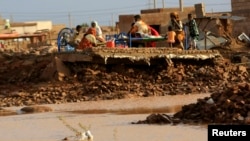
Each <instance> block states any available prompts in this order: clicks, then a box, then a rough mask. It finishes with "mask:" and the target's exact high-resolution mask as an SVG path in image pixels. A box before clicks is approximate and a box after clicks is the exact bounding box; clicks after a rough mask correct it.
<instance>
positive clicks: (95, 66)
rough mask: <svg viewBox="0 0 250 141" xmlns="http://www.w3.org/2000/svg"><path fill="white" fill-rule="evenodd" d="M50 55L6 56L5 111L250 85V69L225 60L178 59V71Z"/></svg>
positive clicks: (0, 76)
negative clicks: (39, 105)
mask: <svg viewBox="0 0 250 141" xmlns="http://www.w3.org/2000/svg"><path fill="white" fill-rule="evenodd" d="M48 50H51V49H50V48H49V49H47V48H42V49H40V50H32V51H29V53H27V52H25V53H20V52H19V53H15V52H2V53H1V56H0V60H1V62H2V63H1V64H0V107H10V106H28V105H36V104H60V103H68V102H81V101H91V100H95V101H96V100H111V99H124V98H131V97H150V96H164V95H177V94H193V93H200V94H204V93H213V92H218V91H222V90H225V89H226V88H228V86H230V85H232V84H237V83H242V82H250V77H249V72H248V71H247V68H246V67H244V66H241V65H235V64H232V63H230V62H228V61H224V60H220V61H215V60H208V61H201V60H191V61H190V60H185V59H182V60H181V59H180V60H178V59H177V60H173V61H174V66H168V65H167V64H166V63H161V62H159V63H158V64H157V65H135V64H123V63H122V62H121V63H120V64H109V65H105V64H99V63H93V62H85V61H80V62H78V61H72V60H73V59H74V58H67V59H66V60H62V59H61V58H59V57H58V54H60V53H53V52H51V53H48ZM44 52H47V53H44ZM75 55H76V56H77V53H76V54H75ZM142 55H143V54H142ZM66 56H67V54H66Z"/></svg>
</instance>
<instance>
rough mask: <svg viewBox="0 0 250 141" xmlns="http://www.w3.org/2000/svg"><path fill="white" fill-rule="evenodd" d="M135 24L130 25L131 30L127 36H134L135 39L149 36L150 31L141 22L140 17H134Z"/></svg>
mask: <svg viewBox="0 0 250 141" xmlns="http://www.w3.org/2000/svg"><path fill="white" fill-rule="evenodd" d="M134 20H135V23H134V24H132V28H131V30H130V31H129V34H131V35H133V36H135V37H138V36H139V37H143V36H145V35H149V33H150V30H149V28H148V25H147V24H146V23H145V22H143V21H142V19H141V16H140V15H135V16H134Z"/></svg>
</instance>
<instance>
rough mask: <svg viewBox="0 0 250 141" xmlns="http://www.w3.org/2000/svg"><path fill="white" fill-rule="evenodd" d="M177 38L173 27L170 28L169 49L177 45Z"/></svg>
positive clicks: (168, 34) (168, 35)
mask: <svg viewBox="0 0 250 141" xmlns="http://www.w3.org/2000/svg"><path fill="white" fill-rule="evenodd" d="M175 36H176V33H175V32H174V31H173V28H172V26H168V32H167V43H168V45H169V47H171V48H172V47H173V44H174V43H175Z"/></svg>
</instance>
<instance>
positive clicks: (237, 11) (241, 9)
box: [231, 0, 250, 36]
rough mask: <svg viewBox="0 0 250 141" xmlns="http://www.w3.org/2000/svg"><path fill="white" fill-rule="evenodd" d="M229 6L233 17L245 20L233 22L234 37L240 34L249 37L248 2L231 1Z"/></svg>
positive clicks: (249, 14) (249, 18)
mask: <svg viewBox="0 0 250 141" xmlns="http://www.w3.org/2000/svg"><path fill="white" fill-rule="evenodd" d="M231 5H232V15H233V16H241V17H245V18H246V19H244V20H240V21H234V28H233V33H234V36H238V35H239V34H241V33H242V32H244V33H246V34H247V35H248V36H250V26H249V25H250V0H231Z"/></svg>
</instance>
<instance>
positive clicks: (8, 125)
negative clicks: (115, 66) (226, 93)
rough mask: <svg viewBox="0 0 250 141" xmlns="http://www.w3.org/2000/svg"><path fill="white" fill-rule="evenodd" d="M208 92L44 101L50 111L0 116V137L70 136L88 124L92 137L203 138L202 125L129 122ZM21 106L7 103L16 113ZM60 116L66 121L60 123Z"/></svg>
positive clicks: (100, 140)
mask: <svg viewBox="0 0 250 141" xmlns="http://www.w3.org/2000/svg"><path fill="white" fill-rule="evenodd" d="M205 96H208V95H194V96H183V97H182V96H178V97H160V98H156V97H155V98H149V99H131V100H115V101H97V102H84V103H74V104H60V105H47V106H50V107H52V108H53V109H54V110H53V111H52V112H44V113H33V114H17V115H8V116H7V115H6V116H0V127H1V128H0V141H61V140H62V139H64V138H66V137H67V138H68V139H69V140H73V139H74V137H75V132H74V131H72V130H71V129H70V128H68V126H67V125H69V126H70V127H73V128H75V129H76V130H77V131H79V132H83V131H84V130H83V129H82V128H81V127H80V126H79V124H81V125H83V126H84V127H86V128H88V129H89V130H90V131H91V133H92V134H93V136H94V141H196V140H197V141H207V126H206V125H188V124H178V125H170V124H164V125H156V124H131V123H132V122H136V121H138V120H145V119H146V117H147V116H148V115H149V114H151V113H167V114H173V113H175V112H177V111H179V110H180V109H181V107H182V105H183V104H188V103H192V102H195V101H196V100H197V99H198V98H202V97H205ZM20 108H21V107H11V108H7V109H8V110H14V111H16V112H17V113H18V111H19V109H20ZM60 118H63V119H64V121H65V122H66V123H67V124H65V123H63V122H62V120H60Z"/></svg>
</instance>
